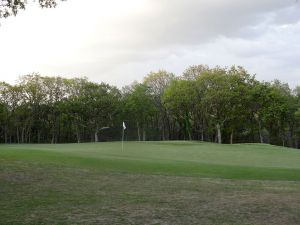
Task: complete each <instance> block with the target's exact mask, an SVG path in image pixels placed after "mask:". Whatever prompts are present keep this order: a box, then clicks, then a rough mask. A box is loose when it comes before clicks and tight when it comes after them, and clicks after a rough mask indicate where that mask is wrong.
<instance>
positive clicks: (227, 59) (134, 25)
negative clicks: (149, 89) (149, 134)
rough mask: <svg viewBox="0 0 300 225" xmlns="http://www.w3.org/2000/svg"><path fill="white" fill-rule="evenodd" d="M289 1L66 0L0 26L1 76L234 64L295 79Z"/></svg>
mask: <svg viewBox="0 0 300 225" xmlns="http://www.w3.org/2000/svg"><path fill="white" fill-rule="evenodd" d="M299 5H300V4H298V3H296V1H295V0H285V1H283V0H262V1H255V2H254V1H251V0H244V1H240V0H226V1H225V0H210V1H204V0H186V1H182V0H128V1H122V0H111V1H104V0H86V1H84V2H83V1H80V0H69V1H67V2H63V3H60V5H59V7H57V8H56V9H51V10H45V9H43V10H42V9H39V8H38V7H36V6H34V5H32V6H30V7H29V8H28V9H27V10H26V11H24V12H22V13H20V14H19V15H18V16H17V17H16V18H9V19H6V20H2V21H1V23H2V25H1V27H0V51H1V53H0V62H1V66H0V79H1V80H6V81H10V82H11V81H13V80H15V79H16V78H17V76H19V75H22V74H26V73H30V72H40V73H42V74H46V75H62V76H67V77H73V76H87V77H89V78H90V79H92V80H94V81H105V82H109V83H111V84H115V85H119V86H121V85H124V84H128V83H130V82H132V81H133V80H134V79H137V80H141V79H142V77H143V76H144V75H146V74H147V73H148V72H149V71H151V70H157V69H161V68H165V69H167V70H170V71H171V72H175V73H181V72H182V71H183V70H184V69H185V68H186V67H187V66H189V65H192V64H200V63H207V64H209V65H216V64H219V65H228V66H230V65H232V64H240V65H243V66H245V67H246V68H248V69H249V70H250V71H251V72H253V73H257V77H258V78H260V79H266V80H270V79H274V78H279V79H281V80H283V81H286V82H289V83H290V84H292V85H295V83H296V82H299V83H300V80H299V78H298V77H300V73H299V63H298V59H299V52H300V51H299V50H300V47H299V41H298V40H299V38H300V37H299V36H300V35H299V30H300V25H299V21H300V13H299V12H300V7H299Z"/></svg>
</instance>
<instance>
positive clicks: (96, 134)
mask: <svg viewBox="0 0 300 225" xmlns="http://www.w3.org/2000/svg"><path fill="white" fill-rule="evenodd" d="M95 142H98V131H95Z"/></svg>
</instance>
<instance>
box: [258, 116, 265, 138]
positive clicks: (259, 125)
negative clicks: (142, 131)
mask: <svg viewBox="0 0 300 225" xmlns="http://www.w3.org/2000/svg"><path fill="white" fill-rule="evenodd" d="M258 132H259V138H260V143H261V144H263V143H264V138H263V136H262V133H261V122H260V121H258Z"/></svg>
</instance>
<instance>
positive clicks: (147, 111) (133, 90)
mask: <svg viewBox="0 0 300 225" xmlns="http://www.w3.org/2000/svg"><path fill="white" fill-rule="evenodd" d="M124 95H125V96H124V99H123V102H124V108H123V111H124V114H126V115H130V116H127V120H128V121H132V122H133V123H135V124H136V128H137V137H138V138H137V139H138V141H141V140H143V141H146V130H147V127H148V125H149V122H150V121H151V118H153V116H154V115H155V114H156V112H157V108H156V107H155V105H154V103H153V101H152V99H151V96H150V94H149V88H148V87H147V86H145V85H144V84H139V83H134V84H133V85H132V86H131V87H130V88H129V90H127V92H126V93H124ZM141 134H142V135H141Z"/></svg>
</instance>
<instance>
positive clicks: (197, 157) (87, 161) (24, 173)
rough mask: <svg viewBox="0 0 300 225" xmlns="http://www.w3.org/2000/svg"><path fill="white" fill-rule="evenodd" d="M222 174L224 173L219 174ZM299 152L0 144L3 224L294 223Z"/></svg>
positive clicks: (182, 145)
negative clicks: (122, 148)
mask: <svg viewBox="0 0 300 225" xmlns="http://www.w3.org/2000/svg"><path fill="white" fill-rule="evenodd" d="M224 178H225V179H224ZM299 211H300V151H299V150H296V149H287V148H281V147H274V146H269V145H260V144H243V145H216V144H209V143H201V142H179V141H178V142H141V143H138V142H126V143H125V145H124V151H122V150H121V143H119V142H114V143H97V144H95V143H89V144H62V145H46V144H45V145H1V146H0V224H1V225H2V224H5V225H9V224H14V225H15V224H17V225H18V224H35V225H36V224H172V225H173V224H174V225H179V224H214V225H218V224H219V225H221V224H235V225H239V224H261V225H263V224H273V225H282V224H289V225H294V224H295V225H296V224H300V214H299Z"/></svg>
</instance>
